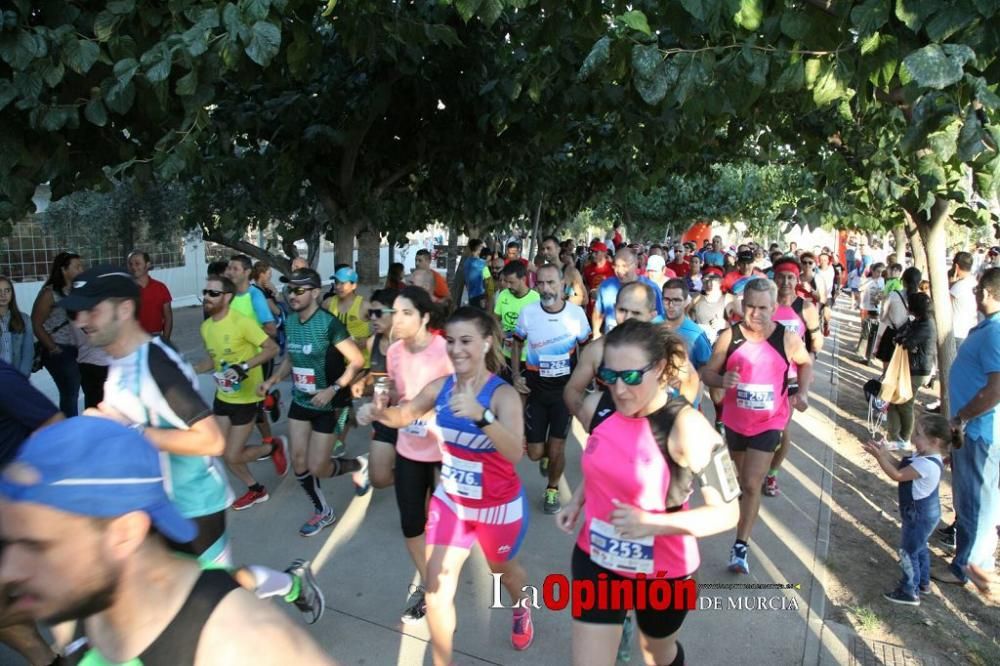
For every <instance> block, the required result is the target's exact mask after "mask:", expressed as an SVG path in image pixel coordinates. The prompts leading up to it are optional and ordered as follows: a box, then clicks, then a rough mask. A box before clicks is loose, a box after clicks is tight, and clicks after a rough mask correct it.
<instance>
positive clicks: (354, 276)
mask: <svg viewBox="0 0 1000 666" xmlns="http://www.w3.org/2000/svg"><path fill="white" fill-rule="evenodd" d="M330 279H331V280H336V281H337V282H354V283H357V281H358V272H357V271H355V270H354V269H353V268H348V267H347V266H344V267H343V268H341V269H340V270H339V271H337V272H336V273H334V274H333V275H331V276H330Z"/></svg>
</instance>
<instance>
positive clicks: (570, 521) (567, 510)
mask: <svg viewBox="0 0 1000 666" xmlns="http://www.w3.org/2000/svg"><path fill="white" fill-rule="evenodd" d="M581 492H582V491H581ZM582 508H583V504H582V503H577V502H576V500H575V499H574V500H571V501H570V503H569V504H567V505H566V506H565V507H563V510H562V511H560V512H559V515H557V516H556V525H558V526H559V529H561V530H562V531H563V532H565V533H566V534H572V533H573V532H575V531H576V521H577V519H578V518H579V517H580V509H582Z"/></svg>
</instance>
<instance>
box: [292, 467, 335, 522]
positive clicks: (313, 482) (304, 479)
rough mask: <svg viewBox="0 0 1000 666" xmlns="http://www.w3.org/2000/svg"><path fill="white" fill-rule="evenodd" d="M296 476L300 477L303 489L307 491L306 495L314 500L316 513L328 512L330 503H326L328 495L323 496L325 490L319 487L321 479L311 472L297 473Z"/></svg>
mask: <svg viewBox="0 0 1000 666" xmlns="http://www.w3.org/2000/svg"><path fill="white" fill-rule="evenodd" d="M295 478H296V479H298V481H299V485H300V486H302V490H304V491H306V495H308V496H309V499H310V500H312V503H313V506H314V507H315V508H316V513H326V512H328V511H329V510H330V507H329V505H328V504H327V503H326V497H324V496H323V490H322V489H321V488H320V487H319V479H317V478H316V477H315V476H313V475H312V474H310V473H309V472H306V473H305V474H296V475H295Z"/></svg>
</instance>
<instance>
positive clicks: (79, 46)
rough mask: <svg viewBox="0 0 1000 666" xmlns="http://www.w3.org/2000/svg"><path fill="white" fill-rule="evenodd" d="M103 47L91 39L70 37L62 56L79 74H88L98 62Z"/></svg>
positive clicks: (64, 46)
mask: <svg viewBox="0 0 1000 666" xmlns="http://www.w3.org/2000/svg"><path fill="white" fill-rule="evenodd" d="M100 53H101V48H100V47H99V46H98V45H97V44H96V43H95V42H92V41H91V40H89V39H72V38H71V39H69V40H67V41H66V42H65V43H64V44H63V47H62V58H63V62H65V63H66V66H67V67H69V68H70V69H72V70H73V71H74V72H76V73H77V74H86V73H87V72H89V71H90V68H91V67H93V66H94V63H95V62H97V58H98V56H99V55H100Z"/></svg>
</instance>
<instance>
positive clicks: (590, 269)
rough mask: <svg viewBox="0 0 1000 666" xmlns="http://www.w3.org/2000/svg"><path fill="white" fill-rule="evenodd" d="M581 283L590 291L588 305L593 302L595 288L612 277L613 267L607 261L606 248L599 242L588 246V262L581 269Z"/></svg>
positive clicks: (596, 241)
mask: <svg viewBox="0 0 1000 666" xmlns="http://www.w3.org/2000/svg"><path fill="white" fill-rule="evenodd" d="M582 274H583V281H584V282H585V283H586V286H587V289H589V290H590V303H593V302H594V296H596V292H597V288H598V287H600V286H601V283H602V282H604V281H605V280H606V279H608V278H609V277H612V276H614V274H615V266H614V264H612V263H611V261H610V260H609V259H608V246H607V245H605V244H604V243H602V242H601V241H599V240H594V241H593V242H591V244H590V261H589V262H587V263H586V264H585V265H584V267H583V271H582Z"/></svg>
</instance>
